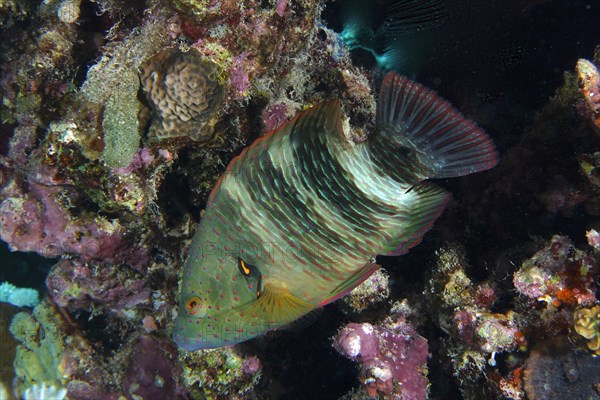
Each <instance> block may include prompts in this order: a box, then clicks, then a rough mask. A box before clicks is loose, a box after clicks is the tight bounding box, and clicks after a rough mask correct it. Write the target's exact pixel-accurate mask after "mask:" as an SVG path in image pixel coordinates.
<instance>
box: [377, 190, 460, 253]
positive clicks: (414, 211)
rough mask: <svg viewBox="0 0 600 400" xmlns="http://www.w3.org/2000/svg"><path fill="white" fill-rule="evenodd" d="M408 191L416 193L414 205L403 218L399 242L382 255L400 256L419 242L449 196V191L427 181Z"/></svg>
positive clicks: (444, 205) (442, 208) (448, 199)
mask: <svg viewBox="0 0 600 400" xmlns="http://www.w3.org/2000/svg"><path fill="white" fill-rule="evenodd" d="M410 191H411V192H412V193H413V194H415V195H416V199H415V200H413V201H414V205H413V206H412V207H410V208H408V213H407V215H406V218H405V219H406V221H407V223H406V224H405V225H404V226H403V229H402V234H401V236H400V237H398V238H397V240H398V242H399V243H400V244H396V245H395V246H394V247H392V250H391V251H388V252H387V253H385V254H383V255H387V256H400V255H402V254H405V253H407V252H408V250H410V248H412V247H414V246H416V245H418V244H419V243H421V240H422V239H423V236H424V235H425V233H427V231H429V229H431V227H432V226H433V224H434V222H435V221H436V220H437V219H438V218H439V217H440V215H442V213H443V212H444V210H445V209H446V205H447V204H448V202H449V201H450V197H451V196H450V193H448V192H447V191H445V190H444V189H442V188H440V187H439V186H436V185H434V184H432V183H430V182H427V181H426V182H421V183H419V184H417V185H415V186H413V187H412V188H411V190H410ZM398 242H396V243H398ZM390 247H391V246H390Z"/></svg>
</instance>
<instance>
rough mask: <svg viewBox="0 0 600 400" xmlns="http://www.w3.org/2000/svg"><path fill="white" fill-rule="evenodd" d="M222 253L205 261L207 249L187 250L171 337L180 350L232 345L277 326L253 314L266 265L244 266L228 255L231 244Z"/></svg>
mask: <svg viewBox="0 0 600 400" xmlns="http://www.w3.org/2000/svg"><path fill="white" fill-rule="evenodd" d="M225 248H226V251H225V252H218V256H211V252H212V249H211V251H203V250H202V248H201V247H200V248H199V246H195V245H192V246H191V248H190V255H189V257H188V260H187V262H186V266H185V271H184V275H183V280H182V283H181V294H180V303H179V309H178V311H179V313H178V317H177V319H176V322H175V331H174V334H173V339H174V341H175V343H177V344H178V345H179V347H181V348H183V349H185V350H188V351H194V350H200V349H211V348H216V347H222V346H227V345H233V344H236V343H239V342H242V341H245V340H248V339H251V338H253V337H255V336H258V335H260V334H261V333H264V332H266V331H268V330H271V329H273V328H275V327H277V326H278V325H280V324H279V321H268V320H267V319H268V318H269V316H268V315H265V314H264V313H260V312H257V310H254V307H255V304H256V302H257V299H259V298H260V297H261V295H262V286H263V284H262V278H263V275H262V273H261V270H263V268H267V265H266V263H265V262H261V260H252V263H250V262H246V261H245V260H244V259H242V258H241V257H239V253H238V252H234V251H231V252H228V250H230V249H234V246H233V245H230V246H226V247H225ZM204 250H206V249H204ZM241 253H242V254H244V252H241ZM215 254H216V253H215ZM207 255H208V256H207ZM246 259H250V258H246Z"/></svg>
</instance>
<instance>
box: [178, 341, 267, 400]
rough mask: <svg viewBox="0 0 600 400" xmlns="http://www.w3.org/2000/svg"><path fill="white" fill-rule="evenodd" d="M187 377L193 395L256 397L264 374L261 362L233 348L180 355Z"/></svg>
mask: <svg viewBox="0 0 600 400" xmlns="http://www.w3.org/2000/svg"><path fill="white" fill-rule="evenodd" d="M180 359H181V363H182V365H183V380H184V382H185V385H186V387H187V388H188V389H189V390H190V394H191V396H192V397H193V398H199V397H200V398H214V399H240V400H241V399H252V398H255V396H256V394H255V393H254V391H253V390H252V389H253V387H254V386H255V385H256V384H257V383H258V381H259V380H260V377H261V373H262V372H261V368H262V367H261V364H260V361H259V360H258V359H257V358H256V357H253V356H250V357H244V356H242V355H241V354H239V352H238V351H237V350H236V349H235V348H232V347H225V348H221V349H215V350H207V351H204V352H186V353H183V354H181V355H180Z"/></svg>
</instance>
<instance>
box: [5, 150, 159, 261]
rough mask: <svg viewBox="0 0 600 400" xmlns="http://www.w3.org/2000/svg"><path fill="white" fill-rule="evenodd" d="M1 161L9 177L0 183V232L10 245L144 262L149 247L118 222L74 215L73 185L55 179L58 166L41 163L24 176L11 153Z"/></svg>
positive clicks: (55, 253) (54, 253)
mask: <svg viewBox="0 0 600 400" xmlns="http://www.w3.org/2000/svg"><path fill="white" fill-rule="evenodd" d="M2 167H3V168H2V170H3V176H5V177H7V178H8V177H11V180H10V181H8V180H7V181H5V182H2V187H0V238H1V239H2V240H4V241H5V242H7V243H8V244H9V246H10V248H11V250H13V251H34V252H36V253H38V254H40V255H43V256H45V257H57V256H59V255H62V254H77V255H79V256H81V258H82V259H83V260H88V261H92V260H101V261H106V262H111V263H130V264H131V265H132V266H135V267H137V268H140V269H143V268H144V267H145V264H146V263H147V261H148V255H147V253H146V250H144V249H143V248H142V247H139V246H136V245H133V246H132V243H131V238H129V237H128V235H127V234H126V232H125V231H124V229H123V228H122V227H121V226H120V225H119V224H118V223H116V222H109V221H108V220H106V219H103V218H100V217H96V216H93V215H87V216H86V215H81V216H79V217H77V218H74V217H72V216H71V214H70V212H69V209H68V208H67V207H68V199H69V196H70V195H69V193H71V194H72V192H73V189H72V188H71V187H70V186H62V185H59V184H57V183H56V182H55V179H54V174H53V173H54V171H52V170H51V169H49V170H43V169H41V170H40V171H39V172H38V173H37V174H36V175H32V177H29V176H24V175H22V174H20V173H18V172H17V171H16V169H15V168H13V167H12V163H11V162H10V160H8V159H4V160H3V162H2ZM32 178H34V179H32ZM65 202H67V205H66V206H65V205H63V204H64V203H65Z"/></svg>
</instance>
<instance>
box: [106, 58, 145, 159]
mask: <svg viewBox="0 0 600 400" xmlns="http://www.w3.org/2000/svg"><path fill="white" fill-rule="evenodd" d="M121 77H122V80H121V81H119V82H118V83H117V85H116V86H115V88H114V91H113V93H112V94H111V96H110V97H109V98H108V100H107V101H106V108H105V109H104V118H103V120H102V128H103V130H104V152H103V155H102V158H103V159H104V161H105V162H106V163H107V164H108V165H109V166H110V167H113V168H117V167H125V166H127V165H128V164H129V163H130V162H131V160H132V159H133V156H134V155H135V153H136V152H137V151H138V149H139V147H140V129H139V123H138V112H139V110H140V102H139V101H138V99H137V93H138V91H139V90H140V81H139V79H138V76H137V74H136V73H135V71H133V70H132V69H131V68H129V69H126V70H124V71H122V74H121Z"/></svg>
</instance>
